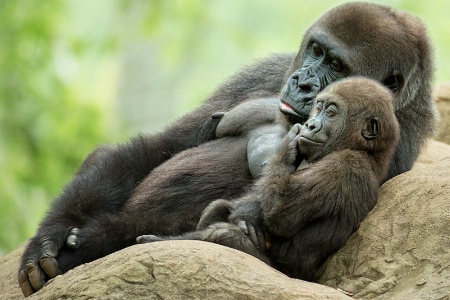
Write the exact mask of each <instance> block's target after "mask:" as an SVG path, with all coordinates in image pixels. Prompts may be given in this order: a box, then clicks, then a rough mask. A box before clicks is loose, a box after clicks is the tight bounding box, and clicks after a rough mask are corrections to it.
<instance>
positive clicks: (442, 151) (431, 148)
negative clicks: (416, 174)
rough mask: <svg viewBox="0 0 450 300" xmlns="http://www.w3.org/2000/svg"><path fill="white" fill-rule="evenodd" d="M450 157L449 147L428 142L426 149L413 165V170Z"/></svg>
mask: <svg viewBox="0 0 450 300" xmlns="http://www.w3.org/2000/svg"><path fill="white" fill-rule="evenodd" d="M449 157H450V145H447V144H445V143H442V142H438V141H434V140H429V141H428V143H427V145H426V147H425V148H424V149H423V150H422V152H421V154H420V156H419V158H418V159H417V161H416V163H415V164H414V167H413V168H414V169H415V168H418V167H422V166H426V165H428V164H431V163H434V162H437V161H440V160H443V159H445V158H449Z"/></svg>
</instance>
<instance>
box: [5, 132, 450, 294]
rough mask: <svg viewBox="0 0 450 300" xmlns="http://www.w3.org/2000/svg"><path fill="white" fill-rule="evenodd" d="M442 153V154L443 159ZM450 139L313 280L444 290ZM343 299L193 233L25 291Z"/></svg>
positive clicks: (449, 235) (397, 185)
mask: <svg viewBox="0 0 450 300" xmlns="http://www.w3.org/2000/svg"><path fill="white" fill-rule="evenodd" d="M446 157H447V159H445V158H446ZM449 228H450V146H449V145H446V144H444V143H441V142H437V141H430V142H429V143H428V145H427V147H426V148H425V149H424V151H423V152H422V154H421V156H420V157H419V160H418V162H417V163H416V165H415V166H414V169H413V170H412V171H410V172H407V173H405V174H403V175H400V176H397V177H395V178H393V179H391V180H390V181H388V182H387V183H385V184H384V185H383V187H382V189H381V195H380V199H379V202H378V204H377V205H376V207H375V208H374V209H373V210H372V212H371V213H370V214H369V216H368V217H367V219H366V220H364V221H363V223H362V224H361V226H360V228H359V230H358V231H357V232H356V233H355V234H354V235H353V236H352V237H351V239H350V240H349V242H348V244H347V245H346V246H345V247H344V248H343V249H342V250H341V251H339V252H338V253H337V254H336V255H334V256H333V257H332V258H331V259H330V260H329V261H328V263H327V264H326V266H325V268H324V274H323V276H322V279H321V283H323V284H325V285H329V286H331V287H335V288H340V289H342V290H345V291H348V292H351V293H354V294H355V297H354V298H369V299H444V298H445V297H449V292H448V291H449V290H450V268H449V266H448V264H449V263H448V262H449V261H450V251H449V250H448V249H450V231H449ZM22 252H23V248H20V249H18V250H16V251H14V252H12V253H10V254H8V255H6V256H4V257H1V258H0V296H2V297H0V298H1V299H22V298H23V296H22V293H21V291H20V289H19V287H18V284H17V268H18V266H19V260H20V255H21V254H22ZM61 298H62V299H73V298H76V299H88V298H93V299H101V298H103V299H139V298H141V299H142V298H143V299H160V298H167V299H193V298H195V299H293V298H294V299H349V298H348V297H347V296H345V295H344V294H343V293H341V292H339V291H337V290H336V289H333V288H330V287H326V286H323V285H318V284H314V283H308V282H304V281H301V280H296V279H291V278H288V277H287V276H285V275H283V274H281V273H279V272H277V271H275V270H273V269H272V268H270V267H268V266H267V265H265V264H264V263H262V262H261V261H259V260H257V259H255V258H253V257H251V256H248V255H246V254H245V253H241V252H239V251H236V250H233V249H230V248H226V247H222V246H219V245H214V244H210V243H203V242H195V241H172V242H159V243H154V244H147V245H136V246H133V247H129V248H127V249H124V250H122V251H119V252H116V253H114V254H112V255H109V256H107V257H104V258H102V259H99V260H97V261H94V262H92V263H89V264H86V265H82V266H79V267H78V268H75V269H73V270H71V271H69V272H68V273H66V274H64V275H63V276H58V277H57V278H56V279H54V280H53V281H51V282H50V283H49V284H48V285H47V286H45V287H44V288H43V289H42V290H41V291H39V292H38V293H36V294H35V295H33V296H31V297H30V298H29V299H61Z"/></svg>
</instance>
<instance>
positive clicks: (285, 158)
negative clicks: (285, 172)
mask: <svg viewBox="0 0 450 300" xmlns="http://www.w3.org/2000/svg"><path fill="white" fill-rule="evenodd" d="M301 129H302V125H300V124H295V125H294V126H292V128H291V129H290V130H289V132H288V134H287V135H286V137H285V138H284V140H283V144H282V146H281V149H280V152H281V153H282V162H283V163H285V164H286V165H288V166H289V167H290V169H291V172H294V171H295V169H296V168H297V165H298V163H299V160H300V158H299V149H298V140H299V138H300V136H299V134H300V130H301Z"/></svg>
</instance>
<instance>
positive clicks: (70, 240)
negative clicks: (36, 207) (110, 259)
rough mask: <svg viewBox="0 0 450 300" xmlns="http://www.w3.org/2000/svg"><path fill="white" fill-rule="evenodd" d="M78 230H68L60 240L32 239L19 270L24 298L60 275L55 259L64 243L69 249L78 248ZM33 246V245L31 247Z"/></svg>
mask: <svg viewBox="0 0 450 300" xmlns="http://www.w3.org/2000/svg"><path fill="white" fill-rule="evenodd" d="M78 234H79V229H78V228H75V227H72V228H69V230H68V233H67V234H65V235H64V238H62V239H52V238H51V237H50V236H49V235H45V236H43V237H41V238H37V237H35V238H33V239H32V240H31V241H30V244H29V246H28V247H27V250H26V252H25V253H24V255H23V257H22V265H21V267H20V270H19V277H18V281H19V285H20V288H21V289H22V293H23V295H24V296H25V297H27V296H29V295H31V294H33V293H35V292H36V291H38V290H40V289H41V288H42V287H43V286H44V285H45V284H46V282H47V281H48V280H49V279H51V278H54V277H56V276H58V275H60V274H62V271H61V270H60V269H59V266H58V261H57V260H56V257H57V256H58V253H59V251H60V250H61V248H62V247H63V245H64V242H65V243H66V246H67V247H68V248H70V249H75V248H77V247H78ZM33 244H34V245H33Z"/></svg>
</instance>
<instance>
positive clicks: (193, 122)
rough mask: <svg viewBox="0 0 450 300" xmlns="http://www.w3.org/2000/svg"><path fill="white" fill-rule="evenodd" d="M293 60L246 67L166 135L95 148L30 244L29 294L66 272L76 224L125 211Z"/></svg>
mask: <svg viewBox="0 0 450 300" xmlns="http://www.w3.org/2000/svg"><path fill="white" fill-rule="evenodd" d="M292 59H293V54H285V55H275V56H272V57H269V58H266V59H265V60H261V61H260V62H258V63H256V64H254V65H252V66H250V67H248V68H246V69H244V70H242V71H240V72H239V73H237V74H235V76H234V77H232V78H231V79H230V80H228V81H227V82H225V83H224V84H223V85H222V86H221V87H220V88H219V89H217V90H216V91H215V92H214V93H213V94H212V95H211V96H210V97H209V98H208V100H207V102H206V103H205V104H204V105H203V106H201V107H200V108H199V109H197V110H195V111H193V112H191V113H189V114H187V115H186V116H184V117H182V118H180V119H179V120H178V121H176V122H175V123H174V124H173V125H172V126H170V127H168V128H167V129H166V130H164V131H163V132H161V133H160V134H156V135H152V136H139V137H136V138H134V139H132V140H131V141H130V142H128V143H126V144H121V145H117V146H105V147H100V148H99V149H97V150H95V151H94V152H93V153H92V154H91V155H90V156H89V157H88V158H87V159H86V161H85V162H84V163H83V164H82V166H81V168H80V170H79V171H78V172H77V173H76V175H75V176H74V178H73V179H72V181H71V182H70V183H69V184H68V185H67V187H66V188H65V189H64V191H63V192H62V194H61V195H60V196H59V197H58V198H56V200H55V201H54V202H53V204H52V206H51V208H50V211H49V213H48V214H47V216H46V217H45V218H44V220H43V221H42V222H41V224H40V226H39V228H38V230H37V233H36V235H35V236H34V237H33V238H31V240H30V241H29V244H28V246H27V247H26V250H25V252H24V254H23V256H22V262H21V265H20V269H19V278H18V279H19V284H20V286H21V288H22V292H23V294H24V295H25V296H28V295H30V294H32V293H34V292H35V291H37V290H39V289H41V288H42V287H43V285H44V284H45V282H46V281H48V279H49V278H53V277H55V276H56V275H57V274H59V273H60V272H61V271H60V270H59V269H58V263H57V260H56V259H55V258H56V257H57V255H58V253H59V252H60V251H61V249H62V248H63V247H67V248H68V249H70V248H73V247H76V241H75V243H72V244H71V245H66V240H67V237H68V236H69V235H71V233H70V231H71V229H72V228H73V227H82V225H83V224H85V223H86V221H87V220H90V219H92V218H95V217H96V216H98V215H100V214H103V213H107V212H111V213H115V212H117V211H119V210H120V209H121V207H122V206H123V204H124V203H125V202H126V201H127V199H128V198H129V196H130V195H131V193H132V191H133V190H134V188H135V187H136V186H137V184H138V183H139V182H140V181H142V179H143V178H145V177H146V175H147V174H148V173H150V171H151V170H152V169H153V168H155V167H156V166H158V165H160V164H161V163H162V162H164V161H165V160H167V159H169V158H170V157H171V156H173V155H174V154H176V153H178V152H180V151H183V150H185V149H188V148H190V147H193V146H196V145H197V144H198V143H201V142H202V141H201V140H200V141H199V134H201V131H202V130H203V131H206V132H208V128H206V129H205V128H204V124H205V121H206V120H208V118H210V116H211V115H212V114H213V113H215V112H217V111H228V110H230V109H231V108H232V107H234V106H236V105H237V104H238V103H241V102H243V101H245V100H246V99H250V98H255V97H267V96H273V95H276V94H277V93H278V92H279V91H280V90H281V88H282V86H283V84H284V81H285V72H286V69H287V68H288V66H289V64H290V63H291V61H292ZM211 124H212V126H214V123H211ZM70 240H72V239H70ZM72 242H73V241H72ZM62 271H64V270H62Z"/></svg>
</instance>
